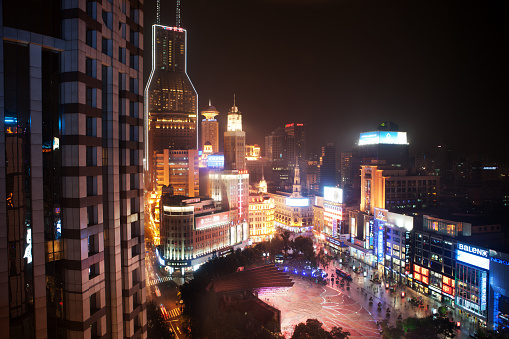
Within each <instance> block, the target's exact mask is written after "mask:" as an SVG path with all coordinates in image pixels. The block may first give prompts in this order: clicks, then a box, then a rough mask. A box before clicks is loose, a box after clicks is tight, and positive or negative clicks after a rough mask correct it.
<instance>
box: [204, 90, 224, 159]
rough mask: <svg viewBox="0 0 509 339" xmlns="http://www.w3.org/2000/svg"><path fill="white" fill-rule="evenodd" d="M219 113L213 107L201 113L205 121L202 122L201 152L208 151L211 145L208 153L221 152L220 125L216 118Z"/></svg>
mask: <svg viewBox="0 0 509 339" xmlns="http://www.w3.org/2000/svg"><path fill="white" fill-rule="evenodd" d="M218 114H219V111H218V110H217V109H216V108H215V107H214V106H212V105H211V103H210V100H209V105H208V106H207V107H206V108H205V109H204V110H203V111H201V115H203V116H204V119H203V120H202V121H201V142H200V150H202V151H204V152H205V151H206V148H207V146H209V145H210V148H211V149H210V150H207V153H212V154H213V153H218V152H219V123H218V121H217V119H216V116H217V115H218Z"/></svg>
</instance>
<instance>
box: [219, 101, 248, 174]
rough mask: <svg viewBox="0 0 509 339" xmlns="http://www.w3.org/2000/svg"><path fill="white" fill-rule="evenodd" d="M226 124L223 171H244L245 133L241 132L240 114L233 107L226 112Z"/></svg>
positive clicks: (236, 108)
mask: <svg viewBox="0 0 509 339" xmlns="http://www.w3.org/2000/svg"><path fill="white" fill-rule="evenodd" d="M227 119H228V124H227V127H226V132H224V168H225V170H244V169H246V132H244V131H243V130H242V114H241V113H240V111H239V108H238V107H237V106H235V100H234V103H233V106H232V108H231V109H230V110H229V111H228V118H227Z"/></svg>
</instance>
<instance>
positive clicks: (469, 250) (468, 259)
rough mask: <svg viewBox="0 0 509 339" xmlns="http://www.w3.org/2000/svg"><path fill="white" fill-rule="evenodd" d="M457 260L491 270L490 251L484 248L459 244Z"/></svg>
mask: <svg viewBox="0 0 509 339" xmlns="http://www.w3.org/2000/svg"><path fill="white" fill-rule="evenodd" d="M456 260H457V261H461V262H464V263H466V264H469V265H472V266H477V267H480V268H484V269H486V270H489V269H490V258H489V251H488V250H486V249H484V248H480V247H476V246H472V245H468V244H462V243H458V248H457V249H456Z"/></svg>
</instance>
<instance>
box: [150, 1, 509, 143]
mask: <svg viewBox="0 0 509 339" xmlns="http://www.w3.org/2000/svg"><path fill="white" fill-rule="evenodd" d="M181 7H182V9H181V13H182V14H181V15H182V27H184V28H185V29H187V31H188V52H187V53H188V74H189V75H190V78H191V80H192V81H193V84H194V86H195V87H196V90H197V92H198V94H199V106H198V107H199V110H201V109H203V108H204V107H205V106H206V105H207V104H208V100H209V99H211V100H212V104H213V105H214V106H215V107H216V108H218V110H219V111H220V113H221V114H220V115H219V121H220V128H223V127H224V126H225V117H226V113H227V111H228V109H229V108H230V107H231V106H232V104H233V93H236V96H237V106H238V107H239V109H240V110H241V112H242V113H243V116H244V122H245V124H244V126H245V131H246V138H247V142H248V144H253V143H258V144H260V145H261V146H262V147H263V143H264V141H263V137H264V136H265V135H267V134H268V133H270V131H272V130H273V129H274V128H276V127H278V126H282V125H284V124H285V123H289V122H304V123H305V124H306V125H307V131H308V135H309V138H308V148H310V149H311V150H312V149H317V148H318V147H320V146H323V145H324V144H325V143H326V142H334V144H335V146H336V148H337V149H338V150H341V151H344V150H349V149H350V148H351V147H352V146H353V144H354V143H355V142H357V140H358V135H359V133H360V132H363V131H369V130H375V129H376V127H377V126H378V124H379V123H380V122H381V121H385V120H392V121H394V122H396V123H397V124H398V125H399V126H400V130H402V131H407V132H408V138H409V143H410V147H411V150H413V151H419V150H427V149H429V148H430V147H433V146H436V145H438V144H444V145H447V146H448V147H449V148H453V149H455V150H457V151H464V152H468V153H486V152H489V153H492V152H493V153H500V152H506V150H507V147H501V145H503V140H504V135H505V127H504V125H503V124H502V123H501V120H500V117H502V116H503V114H505V113H506V112H507V111H508V108H509V106H508V101H507V100H506V98H505V97H506V93H507V82H506V79H507V77H508V75H509V66H508V64H507V62H506V61H507V59H508V57H509V47H508V43H507V37H508V32H509V30H508V22H509V20H507V19H508V18H507V4H506V3H504V2H502V1H446V2H443V1H431V2H430V1H328V0H323V1H311V0H310V1H305V0H303V1H284V0H283V1H251V0H247V1H227V0H218V1H182V4H181ZM154 8H155V4H154V2H147V4H146V13H145V18H146V19H145V23H146V24H145V32H146V33H145V37H146V38H145V50H146V51H148V50H149V49H150V48H149V46H150V39H149V38H148V37H149V34H150V22H152V21H153V18H154V12H155V9H154ZM161 11H162V15H161V23H162V24H166V25H170V26H171V25H173V24H174V22H175V9H174V5H173V3H172V2H171V1H163V2H162V4H161ZM150 67H151V65H150V59H149V58H145V69H150ZM147 75H148V72H145V77H147Z"/></svg>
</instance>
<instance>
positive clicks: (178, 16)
mask: <svg viewBox="0 0 509 339" xmlns="http://www.w3.org/2000/svg"><path fill="white" fill-rule="evenodd" d="M176 16H177V18H176V23H175V25H176V26H177V27H180V0H177V11H176Z"/></svg>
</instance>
